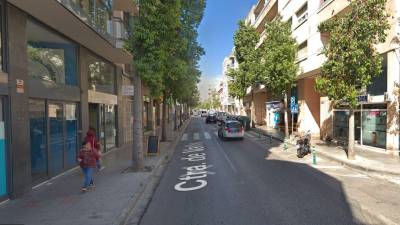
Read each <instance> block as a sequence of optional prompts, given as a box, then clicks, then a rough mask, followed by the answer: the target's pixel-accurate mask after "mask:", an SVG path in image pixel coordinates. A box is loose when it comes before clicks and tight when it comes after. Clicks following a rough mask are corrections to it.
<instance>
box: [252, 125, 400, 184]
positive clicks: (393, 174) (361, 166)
mask: <svg viewBox="0 0 400 225" xmlns="http://www.w3.org/2000/svg"><path fill="white" fill-rule="evenodd" d="M252 130H253V131H254V132H257V133H260V134H263V135H267V136H272V138H274V139H277V140H280V141H283V140H284V134H283V133H282V132H280V131H278V130H276V129H272V128H267V127H266V126H260V127H257V128H253V129H252ZM313 142H314V143H312V144H313V145H315V147H316V151H317V154H319V155H320V156H321V157H325V158H329V159H330V160H334V161H337V162H339V163H341V164H343V165H346V166H349V167H352V168H354V169H358V170H362V171H364V172H368V173H369V174H371V175H376V176H384V177H390V178H392V179H398V180H399V182H400V158H399V157H396V156H392V155H388V154H385V153H378V152H374V151H371V150H367V149H364V148H360V147H355V152H356V159H355V160H349V159H347V155H346V151H345V149H344V148H343V147H342V146H337V145H333V144H332V145H329V146H328V145H327V144H326V143H325V142H323V141H321V140H316V141H313ZM289 143H290V144H292V145H294V144H295V142H294V141H293V140H291V141H289Z"/></svg>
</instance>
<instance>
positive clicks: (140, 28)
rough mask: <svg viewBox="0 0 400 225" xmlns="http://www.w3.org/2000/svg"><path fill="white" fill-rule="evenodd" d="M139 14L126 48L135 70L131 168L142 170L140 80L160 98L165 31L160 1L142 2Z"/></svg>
mask: <svg viewBox="0 0 400 225" xmlns="http://www.w3.org/2000/svg"><path fill="white" fill-rule="evenodd" d="M137 4H138V5H139V15H138V16H137V17H136V18H135V19H134V22H133V25H132V28H131V29H130V32H129V37H128V40H127V41H126V43H125V48H126V49H127V50H128V51H129V52H130V53H131V54H132V55H133V58H134V61H133V65H134V68H135V75H134V83H135V93H134V104H133V117H134V123H133V142H134V145H133V152H132V168H133V169H134V170H138V171H141V170H143V169H144V161H143V127H142V116H143V113H142V109H143V105H142V104H143V103H142V100H143V99H142V91H141V89H142V81H143V83H144V84H145V85H146V86H147V87H148V88H149V89H150V92H151V94H152V95H154V96H159V95H160V94H161V93H162V92H161V91H162V90H163V89H164V86H163V83H162V76H163V71H164V67H165V66H164V64H165V55H166V52H165V49H164V48H159V44H160V41H162V40H163V39H162V37H161V36H162V35H160V34H162V33H163V32H162V31H164V27H163V23H162V22H163V17H164V16H166V15H164V14H162V13H161V10H160V9H161V7H162V5H163V4H162V2H161V1H160V0H141V1H140V2H139V1H137Z"/></svg>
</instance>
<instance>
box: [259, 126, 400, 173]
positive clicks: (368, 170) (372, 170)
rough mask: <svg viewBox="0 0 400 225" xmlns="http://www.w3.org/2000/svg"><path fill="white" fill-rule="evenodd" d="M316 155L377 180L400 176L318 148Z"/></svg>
mask: <svg viewBox="0 0 400 225" xmlns="http://www.w3.org/2000/svg"><path fill="white" fill-rule="evenodd" d="M252 131H254V132H256V133H259V134H262V135H264V136H267V137H272V138H273V139H275V140H277V141H281V142H284V140H283V139H282V138H280V137H276V136H274V135H270V134H268V133H267V132H265V131H262V130H259V129H252ZM288 144H290V145H292V146H295V145H293V144H292V143H290V142H288ZM317 154H318V155H320V156H321V157H322V158H325V159H329V160H332V161H335V162H338V163H340V164H341V165H343V166H346V167H349V168H353V169H355V170H358V171H361V172H365V173H367V174H369V175H371V176H374V177H379V178H382V177H386V178H387V177H389V178H392V177H394V176H400V172H397V171H387V170H381V169H377V168H370V167H366V166H362V165H359V164H356V163H353V162H349V161H346V160H343V159H340V158H337V157H334V156H331V155H330V154H329V153H327V152H324V151H318V148H317Z"/></svg>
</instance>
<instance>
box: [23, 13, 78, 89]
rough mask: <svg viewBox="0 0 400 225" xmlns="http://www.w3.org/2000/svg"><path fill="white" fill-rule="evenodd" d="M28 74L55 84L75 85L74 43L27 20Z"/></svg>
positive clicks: (75, 59)
mask: <svg viewBox="0 0 400 225" xmlns="http://www.w3.org/2000/svg"><path fill="white" fill-rule="evenodd" d="M27 36H28V37H27V38H28V44H27V54H28V75H29V76H30V77H32V78H36V79H41V80H44V81H47V82H52V83H56V84H66V85H71V86H76V85H77V74H76V71H77V56H76V45H75V44H73V43H72V42H70V41H68V40H66V39H64V38H62V37H61V36H59V35H57V34H55V33H53V32H50V31H49V30H47V29H46V28H44V27H42V26H40V25H38V24H37V23H35V22H32V21H30V20H28V22H27Z"/></svg>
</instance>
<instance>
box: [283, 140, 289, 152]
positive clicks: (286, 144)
mask: <svg viewBox="0 0 400 225" xmlns="http://www.w3.org/2000/svg"><path fill="white" fill-rule="evenodd" d="M283 150H285V151H286V150H288V143H287V139H286V138H285V140H284V141H283Z"/></svg>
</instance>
